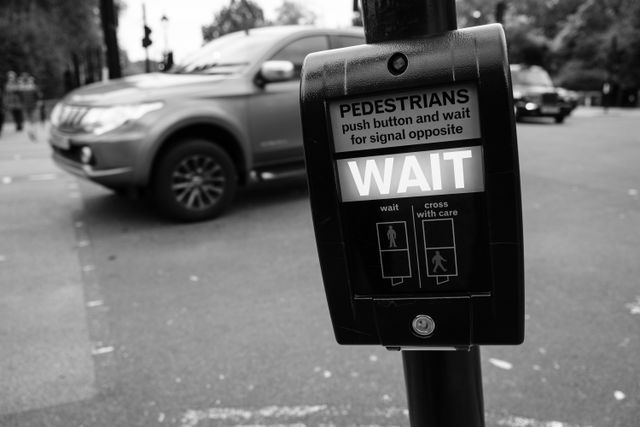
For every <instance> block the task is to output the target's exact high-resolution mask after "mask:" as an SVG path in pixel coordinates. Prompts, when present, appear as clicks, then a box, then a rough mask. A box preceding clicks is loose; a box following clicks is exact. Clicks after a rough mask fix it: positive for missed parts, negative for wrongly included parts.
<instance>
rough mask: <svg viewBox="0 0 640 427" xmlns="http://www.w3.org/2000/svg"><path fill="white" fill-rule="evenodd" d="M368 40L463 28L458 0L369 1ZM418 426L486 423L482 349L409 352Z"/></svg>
mask: <svg viewBox="0 0 640 427" xmlns="http://www.w3.org/2000/svg"><path fill="white" fill-rule="evenodd" d="M362 6H363V7H362V8H363V17H364V33H365V38H366V41H367V43H379V42H387V41H392V40H400V39H407V38H412V37H421V36H426V35H432V34H440V33H443V32H447V31H452V30H455V29H457V26H458V25H457V19H456V6H455V0H363V2H362ZM402 362H403V365H404V374H405V381H406V385H407V401H408V405H409V419H410V422H411V426H412V427H460V426H464V427H484V425H485V422H484V400H483V396H482V373H481V369H480V350H479V348H478V347H472V348H471V349H470V351H403V352H402Z"/></svg>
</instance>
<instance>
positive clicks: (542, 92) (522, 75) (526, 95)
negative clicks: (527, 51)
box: [511, 64, 570, 123]
mask: <svg viewBox="0 0 640 427" xmlns="http://www.w3.org/2000/svg"><path fill="white" fill-rule="evenodd" d="M511 81H512V84H513V102H514V112H515V115H516V120H520V119H521V118H522V117H527V116H530V117H553V119H554V120H555V121H556V123H562V122H563V121H564V118H565V117H566V116H567V115H568V114H569V112H570V111H569V110H568V109H567V106H566V105H565V104H564V102H563V100H562V99H561V98H560V96H559V95H558V91H557V89H556V88H555V87H554V86H553V81H552V80H551V77H549V73H547V72H546V71H545V69H544V68H542V67H540V66H537V65H523V64H512V65H511Z"/></svg>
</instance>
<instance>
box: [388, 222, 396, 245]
mask: <svg viewBox="0 0 640 427" xmlns="http://www.w3.org/2000/svg"><path fill="white" fill-rule="evenodd" d="M397 235H398V233H396V231H395V230H394V229H393V225H390V226H389V229H388V230H387V239H389V248H397V247H398V245H396V236H397Z"/></svg>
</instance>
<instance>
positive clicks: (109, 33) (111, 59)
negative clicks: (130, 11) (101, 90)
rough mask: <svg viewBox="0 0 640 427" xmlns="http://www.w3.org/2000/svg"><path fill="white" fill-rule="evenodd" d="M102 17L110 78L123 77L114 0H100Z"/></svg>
mask: <svg viewBox="0 0 640 427" xmlns="http://www.w3.org/2000/svg"><path fill="white" fill-rule="evenodd" d="M100 18H101V19H102V31H103V34H104V44H105V47H106V51H107V66H108V67H109V78H111V79H116V78H118V77H122V69H121V68H120V52H119V49H118V34H117V29H118V25H117V21H116V13H115V9H114V4H113V0H100Z"/></svg>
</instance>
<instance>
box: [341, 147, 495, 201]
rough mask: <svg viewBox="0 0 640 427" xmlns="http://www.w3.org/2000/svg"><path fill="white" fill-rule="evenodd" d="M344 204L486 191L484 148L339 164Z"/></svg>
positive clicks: (412, 154) (367, 158)
mask: <svg viewBox="0 0 640 427" xmlns="http://www.w3.org/2000/svg"><path fill="white" fill-rule="evenodd" d="M337 165H338V178H339V180H340V191H341V194H342V201H343V202H354V201H361V200H376V199H393V198H402V197H422V196H435V195H438V194H456V193H475V192H481V191H484V178H483V176H484V168H483V161H482V147H480V146H473V147H463V148H455V149H447V150H431V151H420V152H413V153H397V154H389V155H381V156H371V157H358V158H354V159H341V160H338V161H337Z"/></svg>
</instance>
